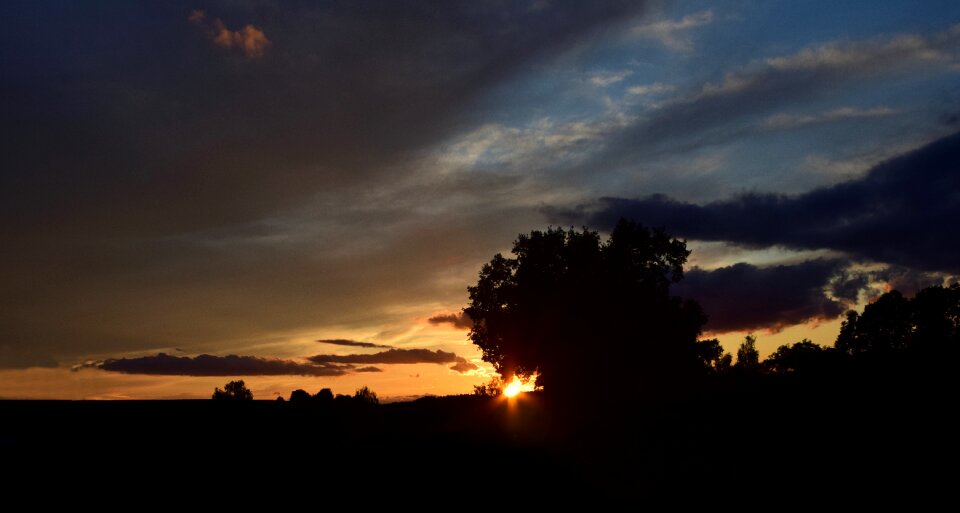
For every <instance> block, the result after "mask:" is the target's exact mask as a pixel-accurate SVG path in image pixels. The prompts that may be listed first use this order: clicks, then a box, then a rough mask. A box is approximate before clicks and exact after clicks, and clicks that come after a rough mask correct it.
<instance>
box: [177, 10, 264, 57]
mask: <svg viewBox="0 0 960 513" xmlns="http://www.w3.org/2000/svg"><path fill="white" fill-rule="evenodd" d="M206 20H207V16H206V12H205V11H203V10H195V11H192V12H191V13H190V16H188V17H187V21H189V22H190V23H193V24H195V25H198V26H201V27H203V28H204V30H206V31H207V35H208V36H209V37H210V40H211V41H213V44H215V45H217V46H221V47H223V48H228V49H231V48H235V49H237V50H240V51H241V52H242V53H243V55H244V56H246V57H247V58H250V59H255V58H259V57H263V54H264V52H266V50H267V48H269V47H270V45H271V44H272V43H271V42H270V40H269V39H267V36H266V34H264V33H263V30H261V29H259V28H257V27H254V26H253V25H246V26H244V27H243V28H242V29H240V30H230V29H228V28H227V26H226V25H225V24H224V23H223V21H222V20H220V18H216V19H214V20H213V21H212V22H210V23H207V22H206Z"/></svg>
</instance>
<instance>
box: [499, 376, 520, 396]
mask: <svg viewBox="0 0 960 513" xmlns="http://www.w3.org/2000/svg"><path fill="white" fill-rule="evenodd" d="M522 390H523V383H520V380H517V379H514V380H513V382H512V383H510V384H509V385H507V386H506V387H504V388H503V395H505V396H507V397H516V395H517V394H519V393H520V392H521V391H522Z"/></svg>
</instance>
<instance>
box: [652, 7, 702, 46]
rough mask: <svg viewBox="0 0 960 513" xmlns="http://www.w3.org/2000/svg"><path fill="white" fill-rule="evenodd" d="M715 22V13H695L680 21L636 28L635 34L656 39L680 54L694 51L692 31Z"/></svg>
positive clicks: (658, 22)
mask: <svg viewBox="0 0 960 513" xmlns="http://www.w3.org/2000/svg"><path fill="white" fill-rule="evenodd" d="M711 22H713V11H712V10H706V11H700V12H697V13H693V14H690V15H687V16H684V17H683V18H681V19H679V20H660V21H655V22H652V23H647V24H644V25H640V26H637V27H634V29H633V33H634V34H636V35H637V36H639V37H643V38H648V39H656V40H657V41H659V42H660V43H661V44H663V46H666V47H667V48H670V49H671V50H676V51H679V52H689V51H692V50H693V39H692V38H691V36H690V34H689V32H690V29H693V28H696V27H700V26H703V25H708V24H710V23H711Z"/></svg>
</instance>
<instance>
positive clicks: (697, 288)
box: [672, 260, 848, 333]
mask: <svg viewBox="0 0 960 513" xmlns="http://www.w3.org/2000/svg"><path fill="white" fill-rule="evenodd" d="M844 265H846V263H845V262H842V261H839V260H808V261H805V262H802V263H799V264H794V265H777V266H771V267H757V266H754V265H750V264H746V263H739V264H735V265H731V266H729V267H722V268H719V269H714V270H710V271H706V270H703V269H698V268H694V269H692V270H690V271H687V272H686V273H684V279H683V280H682V281H681V282H680V283H679V284H677V285H675V286H674V288H673V289H672V291H673V292H674V293H676V294H679V295H681V296H683V297H685V298H692V299H696V300H697V301H698V302H699V303H700V305H701V306H702V307H703V309H704V311H705V312H706V313H707V315H708V316H709V321H708V322H707V325H706V326H705V329H706V330H707V331H710V332H714V333H724V332H729V331H746V330H755V329H771V330H779V329H782V328H784V327H786V326H792V325H795V324H801V323H805V322H809V321H816V320H832V319H834V318H836V317H837V316H838V315H840V314H841V313H843V312H844V311H845V310H846V309H847V308H848V305H845V304H842V303H840V302H838V301H835V300H833V299H831V298H828V297H827V296H826V295H825V293H824V289H825V287H827V285H828V283H829V282H830V281H831V279H832V278H834V277H835V276H836V274H837V273H838V271H840V270H841V268H842V267H843V266H844Z"/></svg>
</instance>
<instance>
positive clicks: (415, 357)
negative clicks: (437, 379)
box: [308, 349, 478, 374]
mask: <svg viewBox="0 0 960 513" xmlns="http://www.w3.org/2000/svg"><path fill="white" fill-rule="evenodd" d="M308 359H309V360H310V361H311V362H314V363H317V364H320V365H330V364H347V365H352V364H372V363H379V364H412V363H436V364H445V363H452V364H453V365H452V366H450V369H451V370H454V371H456V372H459V373H461V374H462V373H465V372H469V371H472V370H476V369H478V367H477V366H476V365H474V364H473V363H470V362H469V361H467V360H466V359H465V358H463V357H462V356H457V355H456V354H454V353H448V352H446V351H441V350H439V349H437V350H436V351H430V350H429V349H390V350H387V351H381V352H379V353H374V354H347V355H337V354H318V355H316V356H311V357H310V358H308ZM354 370H355V371H356V372H367V371H360V370H359V369H354Z"/></svg>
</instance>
